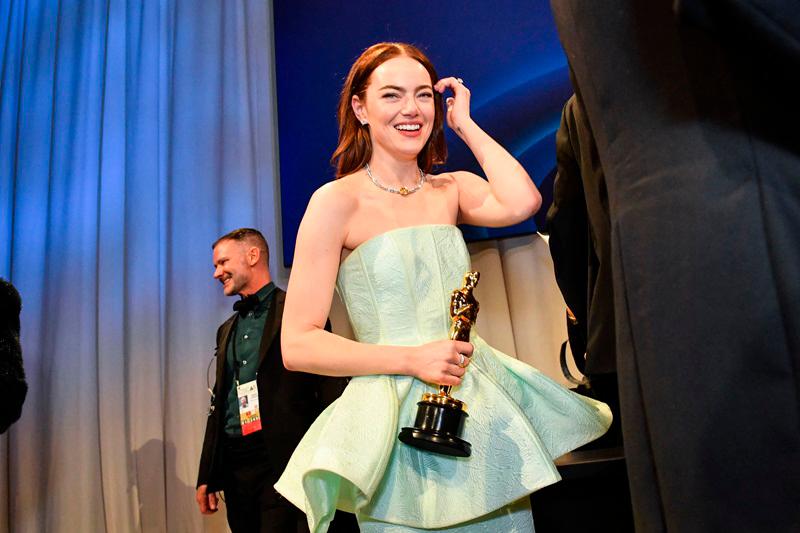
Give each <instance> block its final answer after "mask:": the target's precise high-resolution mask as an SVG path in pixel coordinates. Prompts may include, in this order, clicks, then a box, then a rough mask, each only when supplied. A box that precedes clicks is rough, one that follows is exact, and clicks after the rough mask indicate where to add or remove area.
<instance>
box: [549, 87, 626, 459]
mask: <svg viewBox="0 0 800 533" xmlns="http://www.w3.org/2000/svg"><path fill="white" fill-rule="evenodd" d="M556 162H557V169H558V171H557V173H556V177H555V180H554V183H553V203H552V205H551V206H550V209H549V210H548V212H547V231H548V234H549V240H548V242H549V246H550V253H551V255H552V257H553V265H554V269H555V275H556V281H557V282H558V287H559V289H560V290H561V293H562V294H563V296H564V300H565V301H566V303H567V306H568V307H569V309H570V311H571V312H572V315H573V316H572V317H570V322H569V323H568V325H569V330H570V347H571V348H572V352H573V356H574V357H575V363H576V365H577V367H578V370H580V371H581V372H582V373H583V374H584V375H585V376H586V377H587V378H588V386H587V388H586V393H587V394H589V395H590V396H592V397H593V398H596V399H598V400H601V401H603V402H605V403H607V404H608V405H609V407H610V408H611V411H612V413H613V414H614V421H613V423H612V426H611V428H609V431H608V432H606V434H605V435H603V436H602V437H601V438H600V439H598V440H597V441H595V442H594V443H592V446H593V447H598V446H619V445H621V444H622V435H621V430H620V420H619V418H620V417H619V393H618V391H617V360H616V336H615V331H614V289H613V279H612V275H611V223H610V219H609V211H608V190H607V188H606V179H605V174H604V173H603V167H602V165H601V164H600V159H599V157H598V155H597V147H596V145H595V142H594V136H593V135H592V129H591V126H590V125H589V122H588V120H587V118H586V112H585V111H584V109H583V105H582V102H581V101H580V98H579V96H578V95H577V94H574V95H572V97H571V98H570V99H569V100H567V103H566V104H565V105H564V111H563V113H562V114H561V125H560V127H559V128H558V132H557V133H556ZM580 392H584V390H583V389H580Z"/></svg>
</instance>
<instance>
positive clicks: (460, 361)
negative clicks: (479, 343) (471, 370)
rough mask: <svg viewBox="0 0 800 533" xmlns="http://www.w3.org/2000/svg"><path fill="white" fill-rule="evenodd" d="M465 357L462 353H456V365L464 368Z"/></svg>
mask: <svg viewBox="0 0 800 533" xmlns="http://www.w3.org/2000/svg"><path fill="white" fill-rule="evenodd" d="M466 361H467V358H466V357H464V354H463V353H460V354H458V366H460V367H461V368H464V367H465V366H467V365H466Z"/></svg>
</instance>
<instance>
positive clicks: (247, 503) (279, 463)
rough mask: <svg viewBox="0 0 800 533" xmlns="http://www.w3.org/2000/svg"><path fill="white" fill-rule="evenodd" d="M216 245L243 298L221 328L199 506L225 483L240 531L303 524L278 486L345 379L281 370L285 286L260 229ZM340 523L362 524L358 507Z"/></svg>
mask: <svg viewBox="0 0 800 533" xmlns="http://www.w3.org/2000/svg"><path fill="white" fill-rule="evenodd" d="M212 248H213V251H214V278H215V279H217V280H218V281H219V282H220V283H222V285H223V291H224V293H225V295H226V296H233V295H236V294H238V295H240V296H241V297H242V299H241V300H239V301H238V302H237V303H236V304H235V305H234V309H235V310H236V311H237V312H236V313H235V314H234V315H233V316H231V317H230V318H229V319H228V320H227V321H225V323H224V324H222V325H221V326H220V328H219V330H218V331H217V350H216V361H217V367H216V384H215V385H214V390H213V399H212V403H211V407H210V411H209V416H208V423H207V426H206V433H205V439H204V441H203V452H202V456H201V459H200V471H199V474H198V479H197V494H196V499H197V502H198V505H199V507H200V511H201V512H202V513H203V514H210V513H214V512H216V511H217V509H218V497H217V492H218V491H222V492H223V493H224V497H225V503H226V507H227V513H228V515H227V516H228V524H229V525H230V527H231V530H232V531H233V532H234V533H238V532H272V533H291V532H305V531H308V526H307V524H306V518H305V514H304V513H303V512H302V511H300V510H299V509H297V508H296V507H294V506H293V505H292V504H291V503H289V502H288V501H286V500H285V499H284V498H283V497H282V496H280V495H279V494H278V493H277V492H276V491H275V490H274V489H273V484H274V483H275V482H276V481H277V479H278V477H279V476H280V474H281V472H282V471H283V469H284V467H285V466H286V462H287V461H288V459H289V456H290V455H291V454H292V452H293V451H294V448H295V446H296V445H297V443H298V442H299V441H300V438H301V437H302V436H303V434H304V433H305V431H306V430H307V429H308V427H309V426H310V425H311V423H312V422H313V421H314V419H315V418H316V417H317V415H318V414H319V413H320V412H321V411H322V409H323V408H324V407H325V406H326V405H327V404H328V403H330V402H331V401H332V400H333V399H335V397H336V396H337V395H338V394H339V393H341V390H343V388H344V384H345V382H344V380H341V379H339V380H336V379H333V378H323V377H321V376H316V375H312V374H306V373H302V372H289V371H287V370H286V369H285V368H284V366H283V359H282V356H281V352H280V324H281V316H282V314H283V304H284V299H285V297H286V293H285V292H284V291H282V290H281V289H279V288H277V287H276V286H275V285H274V284H273V283H272V281H271V277H270V273H269V266H268V248H267V243H266V240H265V239H264V237H263V235H262V234H261V233H260V232H259V231H257V230H255V229H250V228H242V229H238V230H235V231H232V232H230V233H228V234H226V235H223V236H222V237H220V238H219V239H218V240H217V241H216V242H215V243H214V245H213V247H212ZM348 520H349V521H348ZM337 522H338V524H337ZM334 524H337V526H336V527H338V531H355V530H356V529H354V528H355V525H354V524H355V519H354V518H353V517H352V515H349V516H348V515H343V516H341V517H339V516H338V515H337V519H336V520H335V521H334ZM348 524H353V525H352V526H348ZM333 531H337V529H333Z"/></svg>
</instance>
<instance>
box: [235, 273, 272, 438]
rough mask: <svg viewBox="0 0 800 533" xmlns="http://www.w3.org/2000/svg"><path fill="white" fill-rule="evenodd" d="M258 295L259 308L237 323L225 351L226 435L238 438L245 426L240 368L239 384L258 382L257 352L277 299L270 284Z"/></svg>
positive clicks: (260, 290) (262, 288)
mask: <svg viewBox="0 0 800 533" xmlns="http://www.w3.org/2000/svg"><path fill="white" fill-rule="evenodd" d="M256 296H258V305H257V306H256V308H255V309H253V310H252V311H249V312H248V313H247V314H246V315H244V316H240V317H239V318H238V319H237V320H236V326H235V327H234V329H233V334H232V335H231V336H230V338H229V340H228V348H227V350H226V353H227V357H226V358H225V387H226V388H225V390H226V391H228V395H227V402H226V409H225V433H227V434H228V435H230V436H235V437H239V436H241V435H242V427H241V424H240V422H239V398H238V396H237V394H236V385H237V383H236V375H237V372H236V370H237V368H238V376H239V383H247V382H249V381H253V380H254V379H256V374H257V373H258V349H259V347H260V346H261V336H262V335H263V333H264V324H265V322H266V320H267V314H268V313H267V311H269V308H270V306H271V305H272V302H273V300H274V299H275V284H274V283H272V282H269V283H267V284H266V285H264V286H263V287H261V289H259V291H258V292H257V293H256ZM259 407H261V406H259Z"/></svg>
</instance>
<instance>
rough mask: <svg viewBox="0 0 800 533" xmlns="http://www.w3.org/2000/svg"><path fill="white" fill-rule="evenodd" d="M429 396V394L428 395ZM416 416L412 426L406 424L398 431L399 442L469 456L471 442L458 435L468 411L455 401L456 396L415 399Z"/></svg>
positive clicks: (424, 448)
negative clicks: (441, 398)
mask: <svg viewBox="0 0 800 533" xmlns="http://www.w3.org/2000/svg"><path fill="white" fill-rule="evenodd" d="M431 396H432V395H431ZM417 405H418V406H419V408H418V410H417V418H416V420H415V421H414V427H410V428H409V427H406V428H403V429H402V430H401V431H400V435H399V436H398V438H399V439H400V442H403V443H405V444H408V445H409V446H414V447H416V448H421V449H423V450H427V451H429V452H434V453H440V454H443V455H451V456H454V457H469V456H470V454H471V453H472V446H471V445H470V443H469V442H467V441H465V440H463V439H461V438H460V437H459V435H461V432H462V430H463V429H464V419H466V418H467V416H468V415H467V412H466V411H464V410H463V409H462V408H460V407H458V405H463V404H462V403H461V402H459V401H458V400H454V399H452V398H449V397H447V398H446V400H445V404H444V405H442V404H441V403H436V402H434V401H426V400H422V401H420V402H417Z"/></svg>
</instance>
